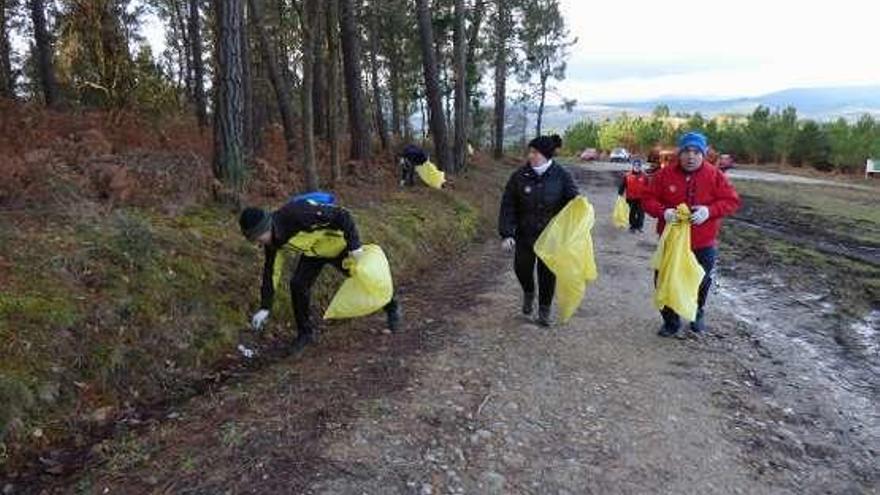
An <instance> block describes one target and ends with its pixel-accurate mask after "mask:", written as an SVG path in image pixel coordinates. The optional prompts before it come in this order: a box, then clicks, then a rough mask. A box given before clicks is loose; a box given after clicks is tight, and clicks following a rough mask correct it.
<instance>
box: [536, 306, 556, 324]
mask: <svg viewBox="0 0 880 495" xmlns="http://www.w3.org/2000/svg"><path fill="white" fill-rule="evenodd" d="M538 325H541V326H542V327H551V326H553V320H552V319H551V317H550V308H549V307H546V306H542V307H540V308H538Z"/></svg>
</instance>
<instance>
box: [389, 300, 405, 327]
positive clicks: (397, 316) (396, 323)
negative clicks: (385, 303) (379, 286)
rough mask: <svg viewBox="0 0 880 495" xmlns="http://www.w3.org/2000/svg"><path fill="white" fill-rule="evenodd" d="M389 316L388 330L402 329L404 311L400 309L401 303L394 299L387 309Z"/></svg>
mask: <svg viewBox="0 0 880 495" xmlns="http://www.w3.org/2000/svg"><path fill="white" fill-rule="evenodd" d="M386 315H387V318H388V330H390V331H391V333H397V331H398V330H400V320H401V319H403V311H402V310H401V309H400V303H399V302H397V301H394V302H393V304H392V305H391V307H390V308H388V309H387V310H386Z"/></svg>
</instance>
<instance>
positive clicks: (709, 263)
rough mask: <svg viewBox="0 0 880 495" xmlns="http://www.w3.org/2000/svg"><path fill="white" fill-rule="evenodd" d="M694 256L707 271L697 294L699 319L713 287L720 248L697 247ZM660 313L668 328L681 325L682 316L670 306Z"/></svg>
mask: <svg viewBox="0 0 880 495" xmlns="http://www.w3.org/2000/svg"><path fill="white" fill-rule="evenodd" d="M694 256H696V257H697V262H698V263H699V264H700V266H702V267H703V270H704V271H705V272H706V275H704V276H703V281H702V282H700V292H699V294H698V296H697V308H698V309H697V319H702V318H703V308H704V307H705V306H706V300H707V299H708V298H709V289H710V288H712V281H713V278H712V276H713V275H714V273H715V262H716V260H717V259H718V248H716V247H708V248H703V249H697V250H696V251H694ZM654 283H655V284H656V283H657V276H656V273H655V275H654ZM660 315H661V316H663V325H664V326H665V327H666V328H667V329H669V330H678V329H679V327H681V318H680V317H679V316H678V315H677V314H676V313H675V311H673V310H671V309H669V308H663V310H662V311H660Z"/></svg>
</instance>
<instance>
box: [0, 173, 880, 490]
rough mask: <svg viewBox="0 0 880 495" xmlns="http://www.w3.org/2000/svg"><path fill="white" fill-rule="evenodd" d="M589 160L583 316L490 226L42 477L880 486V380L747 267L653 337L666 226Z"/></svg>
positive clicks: (193, 486) (159, 482)
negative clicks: (553, 313)
mask: <svg viewBox="0 0 880 495" xmlns="http://www.w3.org/2000/svg"><path fill="white" fill-rule="evenodd" d="M576 174H577V176H578V178H579V180H580V182H581V184H582V191H583V192H585V193H586V194H587V195H588V196H589V198H590V200H591V201H592V202H593V204H594V205H595V207H596V210H597V218H598V225H597V226H596V229H595V231H594V240H595V245H596V254H597V257H598V264H599V267H600V278H599V280H598V281H597V282H596V283H595V284H594V285H593V286H592V287H590V288H589V289H588V292H587V296H586V299H585V301H584V304H583V305H582V307H581V308H580V310H579V311H578V312H577V314H576V316H575V318H573V320H572V321H571V322H569V323H568V324H567V325H564V326H558V327H556V328H554V329H551V330H545V329H540V328H538V327H537V326H535V325H534V324H533V323H532V322H530V321H528V320H526V319H524V318H523V317H521V316H519V315H518V305H519V289H518V286H517V284H516V281H515V279H514V276H513V274H512V270H511V269H510V265H511V260H509V259H507V258H505V257H504V256H503V255H500V254H499V251H498V247H497V242H495V241H494V240H493V241H491V242H487V243H486V244H485V245H483V246H481V247H479V248H475V249H474V250H473V251H471V252H469V253H464V254H463V258H462V260H459V262H458V263H457V265H456V266H455V267H454V268H453V269H451V270H450V272H449V273H448V274H447V275H445V276H443V277H440V278H439V279H436V280H432V281H431V282H425V283H424V284H423V285H421V286H418V287H411V288H407V289H406V290H405V291H404V292H403V299H404V302H405V303H406V307H407V309H408V315H409V320H408V328H407V330H406V333H404V334H402V335H397V336H381V335H375V334H372V333H370V332H369V327H370V326H371V325H375V324H377V322H378V320H376V321H372V322H371V323H368V324H366V326H365V325H364V324H361V325H360V326H357V325H356V326H354V327H346V326H343V327H334V328H331V329H330V330H329V331H328V332H327V333H328V338H327V339H325V341H324V342H323V343H322V344H321V346H319V347H317V348H314V349H311V350H310V351H309V352H308V353H307V354H306V355H305V356H304V357H302V358H299V359H295V360H293V359H291V360H285V361H284V362H281V363H278V364H276V365H273V366H271V367H269V368H268V369H266V370H264V371H263V372H261V373H259V374H254V375H253V376H250V377H247V378H245V379H243V380H242V381H241V382H240V383H237V384H233V385H230V386H228V387H223V388H221V389H219V390H217V391H215V393H213V394H211V396H210V397H204V398H202V399H199V400H196V401H194V402H193V403H192V404H190V405H188V406H186V407H184V408H182V409H181V410H180V411H178V412H175V414H174V416H173V417H169V419H168V420H166V421H162V422H159V423H156V424H154V425H151V426H150V427H149V429H148V430H147V431H142V430H141V431H137V432H133V433H132V434H130V435H119V436H118V437H117V439H116V440H114V441H112V442H107V443H106V444H103V445H101V446H98V447H96V449H97V451H98V452H97V453H96V455H95V457H96V459H100V461H95V462H92V463H91V464H90V465H88V466H87V467H86V468H85V469H83V470H82V471H81V472H79V473H77V474H75V475H74V476H72V477H69V478H66V479H63V480H57V479H49V480H48V481H46V480H43V481H46V482H45V483H42V487H41V488H38V484H34V485H33V487H32V488H33V489H34V491H35V492H39V491H40V490H42V492H43V493H126V494H130V493H187V494H203V493H235V494H237V493H262V494H265V493H314V494H363V493H366V494H398V493H399V494H422V495H427V494H456V493H475V494H484V493H497V494H582V493H602V494H614V493H625V494H629V493H633V494H637V493H638V494H641V493H676V494H678V493H700V494H707V493H708V494H714V493H717V494H735V493H745V494H761V493H773V494H778V493H792V494H794V493H852V494H856V493H880V488H878V486H880V485H878V483H880V469H878V465H880V460H878V455H880V440H878V437H877V435H876V433H877V429H875V425H876V424H880V422H876V421H874V419H872V418H871V417H870V414H871V409H870V406H871V404H870V400H871V398H872V397H876V396H873V395H870V394H860V393H859V392H858V391H855V392H852V393H851V394H850V395H840V394H839V393H837V392H840V389H841V387H844V386H845V384H841V383H831V382H829V381H828V380H826V381H822V380H821V379H819V378H821V376H822V374H823V373H825V372H833V370H825V371H822V370H819V371H817V370H815V369H813V367H812V366H811V364H812V363H813V360H814V356H809V355H805V354H803V353H801V352H798V350H797V348H792V347H786V346H785V341H784V340H783V339H780V338H779V337H778V336H776V337H774V336H772V335H765V334H764V333H762V332H765V331H767V328H766V327H765V326H762V324H761V317H762V314H763V312H762V311H761V310H760V308H756V307H755V305H756V304H763V303H766V301H763V300H761V299H760V298H755V294H750V293H748V291H747V290H746V289H747V286H746V285H744V284H743V282H742V281H739V280H735V279H733V278H730V277H726V278H725V277H722V279H721V284H720V287H719V289H718V290H716V293H715V294H714V295H713V300H712V301H711V302H710V308H709V313H708V315H709V316H708V321H709V325H710V328H711V330H712V333H711V335H710V336H709V337H704V338H702V339H699V340H684V341H682V340H666V339H660V338H659V337H657V336H656V330H657V329H658V326H659V319H658V316H657V314H656V312H655V311H654V309H653V308H652V306H651V294H652V286H651V272H650V269H649V258H650V255H651V253H652V252H653V250H654V248H655V245H656V243H655V237H654V236H653V235H652V234H650V233H646V234H644V235H642V236H638V235H631V234H628V233H625V232H620V231H617V230H615V229H614V228H613V227H612V226H611V224H610V213H611V207H612V205H613V199H614V195H615V194H616V188H615V187H614V179H613V177H614V176H613V175H612V174H610V173H608V172H596V171H588V170H578V171H577V172H576ZM722 256H723V250H722ZM722 259H723V258H722ZM722 263H723V262H722ZM727 273H729V272H727ZM780 290H784V289H780ZM750 297H751V298H752V299H750ZM797 308H798V307H797V305H796V304H792V306H791V307H787V309H786V310H787V311H788V312H787V313H786V315H787V318H794V317H796V316H798V314H799V313H798V309H797ZM773 309H774V310H775V309H779V308H773ZM747 310H751V311H752V312H751V313H748V311H747ZM804 311H807V310H804ZM809 315H810V313H809V312H805V313H803V315H802V316H804V317H809ZM771 321H774V322H776V323H778V320H771ZM341 332H357V334H356V335H357V336H356V337H355V338H354V341H353V342H352V341H343V340H342V339H340V338H339V334H340V333H341ZM768 339H769V340H768ZM865 398H867V400H868V403H867V404H865V403H864V399H865ZM874 406H875V408H876V403H874ZM874 412H875V413H876V409H875V411H874ZM13 488H14V489H15V487H13ZM23 488H24V491H29V489H30V488H31V487H23ZM11 493H17V491H12V492H11Z"/></svg>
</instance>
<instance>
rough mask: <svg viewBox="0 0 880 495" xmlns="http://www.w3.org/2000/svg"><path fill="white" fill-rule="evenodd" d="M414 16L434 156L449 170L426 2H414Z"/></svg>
mask: <svg viewBox="0 0 880 495" xmlns="http://www.w3.org/2000/svg"><path fill="white" fill-rule="evenodd" d="M416 16H417V17H418V23H419V38H420V39H421V46H422V66H423V68H424V73H425V93H426V95H427V98H428V105H429V106H430V108H431V134H432V136H433V138H434V155H435V156H436V157H437V161H438V162H439V163H438V164H439V165H440V168H441V169H442V170H447V171H448V170H451V167H453V166H454V165H453V163H452V156H451V154H450V152H449V151H450V150H449V143H448V142H447V136H446V119H445V118H444V116H443V95H442V94H441V93H440V78H439V77H438V74H437V60H436V58H435V56H434V28H433V26H432V25H431V11H430V10H429V8H428V0H416Z"/></svg>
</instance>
